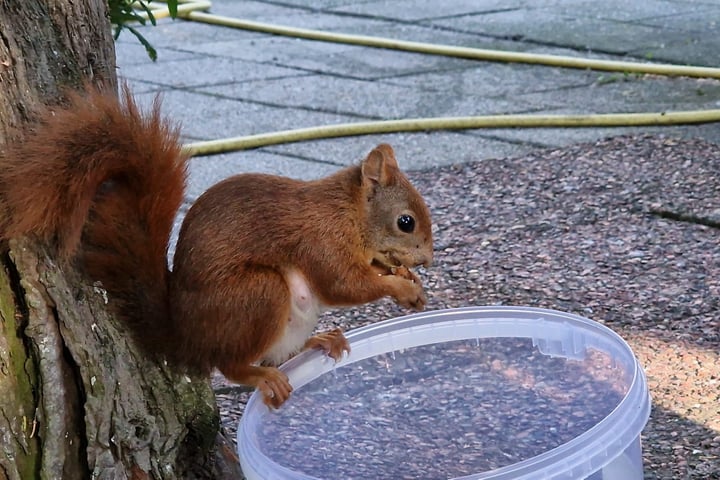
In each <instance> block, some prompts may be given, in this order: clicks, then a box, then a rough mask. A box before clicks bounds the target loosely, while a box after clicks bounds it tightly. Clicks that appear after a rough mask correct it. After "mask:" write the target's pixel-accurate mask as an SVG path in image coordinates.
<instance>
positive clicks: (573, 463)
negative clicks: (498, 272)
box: [238, 307, 650, 480]
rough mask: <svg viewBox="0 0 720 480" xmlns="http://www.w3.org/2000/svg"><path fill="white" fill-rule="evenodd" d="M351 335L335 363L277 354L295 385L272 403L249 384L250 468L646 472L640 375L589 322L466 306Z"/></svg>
mask: <svg viewBox="0 0 720 480" xmlns="http://www.w3.org/2000/svg"><path fill="white" fill-rule="evenodd" d="M346 336H347V338H348V340H349V341H350V345H351V347H352V352H351V353H350V355H349V356H347V358H344V359H343V360H342V361H340V362H338V363H337V364H335V363H334V362H333V361H332V360H330V359H328V358H327V357H326V356H325V355H323V354H322V353H320V352H316V351H310V352H304V353H302V354H300V355H298V356H297V357H295V358H293V359H291V360H290V361H288V362H287V363H286V364H284V365H283V366H282V370H284V371H285V372H286V373H287V375H288V377H289V378H290V382H291V384H292V385H293V387H294V388H295V391H294V392H293V393H292V395H291V398H290V399H289V400H288V402H286V403H285V404H284V405H283V406H282V407H281V408H280V409H279V410H275V411H271V410H269V409H268V408H267V407H266V406H265V405H264V404H263V402H262V399H261V398H260V396H259V395H258V394H257V392H256V393H255V394H253V395H252V397H251V398H250V401H249V402H248V404H247V406H246V409H245V413H244V415H243V418H242V420H241V422H240V426H239V428H238V453H239V456H240V461H241V465H242V468H243V472H244V473H245V475H246V477H247V478H248V480H258V479H264V480H283V479H288V480H299V479H323V480H325V479H327V480H329V479H339V478H342V479H348V480H349V479H353V478H358V479H361V478H362V479H367V478H373V479H381V478H387V479H400V478H408V479H410V478H423V479H432V478H438V479H498V480H499V479H573V480H575V479H592V480H600V479H602V480H640V479H642V478H643V466H642V455H641V453H642V452H641V445H640V432H641V431H642V429H643V428H644V426H645V424H646V422H647V420H648V417H649V415H650V398H649V394H648V388H647V383H646V380H645V375H644V373H643V371H642V368H641V367H640V366H639V364H638V363H637V361H636V359H635V356H634V355H633V352H632V351H631V349H630V347H629V346H628V345H627V343H626V342H625V341H624V340H623V339H622V338H620V336H618V335H617V334H616V333H615V332H613V331H612V330H610V329H608V328H607V327H604V326H603V325H601V324H599V323H597V322H594V321H591V320H588V319H586V318H583V317H579V316H577V315H572V314H568V313H562V312H557V311H553V310H545V309H537V308H525V307H468V308H461V309H451V310H440V311H433V312H425V313H420V314H415V315H409V316H406V317H400V318H396V319H392V320H388V321H384V322H378V323H376V324H373V325H368V326H366V327H363V328H359V329H356V330H353V331H351V332H348V333H347V334H346Z"/></svg>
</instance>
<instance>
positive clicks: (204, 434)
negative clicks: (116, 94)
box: [0, 0, 241, 480]
mask: <svg viewBox="0 0 720 480" xmlns="http://www.w3.org/2000/svg"><path fill="white" fill-rule="evenodd" d="M106 8H107V7H106V4H105V1H104V0H78V1H75V2H67V1H64V0H23V1H21V2H20V1H18V2H15V1H11V2H2V1H0V148H2V145H3V144H5V143H7V142H10V141H13V137H14V136H15V133H14V132H16V131H17V130H18V129H20V128H22V127H23V125H25V124H27V123H28V122H31V121H32V120H33V113H32V112H33V111H34V110H35V108H36V106H37V105H38V104H40V103H43V104H47V103H54V102H58V101H62V92H63V90H64V89H66V88H78V87H81V86H83V85H85V84H88V83H91V84H95V85H100V86H102V87H104V88H106V89H112V90H111V91H117V78H116V74H115V59H114V55H115V53H114V45H113V41H112V36H111V27H110V24H109V21H108V19H107V10H106ZM0 168H2V166H1V165H0ZM0 208H1V207H0ZM2 237H3V235H1V232H0V238H2ZM0 253H2V257H1V263H2V266H3V268H2V269H1V270H0V480H5V479H11V480H16V479H17V480H27V479H32V478H68V479H73V480H74V479H89V478H93V479H96V478H99V479H175V478H183V479H185V478H241V473H240V470H239V467H238V466H237V459H236V457H235V454H234V452H233V451H232V449H231V448H229V447H228V443H227V442H226V440H225V439H224V438H223V437H222V436H221V435H220V434H219V433H218V431H219V414H218V410H217V406H216V402H215V397H214V394H213V392H212V390H211V388H210V384H209V380H208V379H197V378H189V377H187V376H185V375H181V374H177V373H174V372H172V371H171V370H170V369H168V368H167V367H165V366H164V365H158V364H156V363H153V362H152V361H150V360H148V359H147V358H145V357H144V355H143V354H142V353H141V351H140V350H139V349H137V348H136V346H135V345H134V344H133V343H132V342H131V341H130V336H129V334H128V333H127V332H126V331H125V329H124V327H123V326H122V325H121V324H119V323H118V322H116V321H115V319H114V318H113V317H112V316H111V315H109V314H108V312H107V311H106V308H105V303H106V294H105V292H104V291H103V290H102V289H100V288H97V287H93V286H91V285H88V284H87V280H86V279H84V278H83V277H82V276H81V275H80V274H78V273H77V272H76V271H75V270H74V269H73V268H71V267H69V266H66V265H59V264H58V263H57V262H56V261H55V260H54V258H53V256H52V255H51V254H49V253H48V250H46V249H45V248H44V247H43V246H42V245H37V244H35V243H34V242H33V241H31V240H27V239H18V240H11V241H9V242H6V244H4V245H0Z"/></svg>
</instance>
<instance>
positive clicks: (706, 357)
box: [215, 136, 720, 479]
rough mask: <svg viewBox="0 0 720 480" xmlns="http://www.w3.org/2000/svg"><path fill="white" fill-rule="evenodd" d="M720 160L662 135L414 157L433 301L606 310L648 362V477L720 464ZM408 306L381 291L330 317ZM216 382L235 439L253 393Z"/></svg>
mask: <svg viewBox="0 0 720 480" xmlns="http://www.w3.org/2000/svg"><path fill="white" fill-rule="evenodd" d="M719 173H720V146H717V145H713V144H708V143H703V142H702V141H693V140H678V139H672V138H666V137H663V136H638V137H616V138H612V139H608V140H603V141H600V142H596V143H591V144H582V145H576V146H572V147H566V148H562V149H556V150H538V151H536V152H534V153H533V154H531V155H528V156H525V157H521V158H512V159H494V160H486V161H483V162H477V163H471V164H464V165H458V166H451V167H444V168H438V169H432V170H427V171H422V172H413V174H412V175H411V177H412V180H413V182H414V183H415V184H416V185H417V187H418V189H419V190H420V191H421V192H423V194H424V195H425V197H426V199H427V202H428V204H429V206H430V209H431V211H432V213H433V215H434V221H435V223H436V227H437V230H436V240H435V242H436V245H435V251H436V261H435V264H434V265H433V266H432V267H431V268H430V269H428V270H427V271H424V272H421V276H422V277H423V279H424V282H425V285H426V288H427V291H428V296H429V304H428V308H429V309H438V308H448V307H460V306H465V305H496V304H503V305H528V306H537V307H545V308H554V309H558V310H563V311H567V312H573V313H577V314H580V315H583V316H586V317H589V318H592V319H594V320H597V321H599V322H602V323H604V324H606V325H607V326H609V327H610V328H612V329H614V330H615V331H617V332H618V333H619V334H620V335H622V336H623V337H624V338H625V339H626V340H627V341H628V343H629V344H630V346H631V347H632V348H633V350H634V352H635V353H636V355H637V357H638V358H639V360H640V362H641V364H642V365H643V366H644V368H645V372H646V374H647V377H648V381H649V385H650V390H651V395H652V399H653V412H652V416H651V418H650V421H649V423H648V425H647V427H646V428H645V430H644V432H643V454H644V461H645V478H647V479H685V478H693V479H695V478H697V479H720V361H719V360H720V358H719V357H720V239H719V237H720V230H719V229H720V175H718V174H719ZM404 313H406V312H404V311H402V310H401V309H399V308H398V307H396V306H395V305H393V304H392V303H391V302H389V301H381V302H378V303H376V304H372V305H367V306H364V307H360V308H354V309H348V310H345V311H334V312H330V313H329V314H327V315H326V316H325V317H324V318H323V321H322V323H321V327H322V328H329V327H330V326H334V325H338V326H341V327H343V328H344V329H346V330H348V329H350V328H355V327H358V326H361V325H364V324H367V323H371V322H374V321H378V320H383V319H387V318H390V317H393V316H398V315H402V314H404ZM215 385H216V388H217V393H218V401H219V404H220V408H221V412H222V414H223V424H224V426H225V428H226V430H227V431H228V433H229V434H230V435H231V436H232V438H233V439H234V437H235V429H236V427H237V422H238V420H239V418H240V415H241V414H242V408H243V405H244V402H245V401H246V400H247V398H248V396H249V394H248V392H247V390H246V389H243V388H242V387H235V386H230V385H227V384H225V383H223V381H222V379H221V378H220V377H217V378H216V379H215Z"/></svg>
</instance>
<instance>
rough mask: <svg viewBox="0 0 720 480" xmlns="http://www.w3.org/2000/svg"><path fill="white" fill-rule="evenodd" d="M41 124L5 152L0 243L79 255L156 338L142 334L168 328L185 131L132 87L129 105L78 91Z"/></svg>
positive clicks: (123, 309)
mask: <svg viewBox="0 0 720 480" xmlns="http://www.w3.org/2000/svg"><path fill="white" fill-rule="evenodd" d="M40 118H41V121H40V122H39V123H38V124H37V125H35V126H33V127H32V128H30V129H29V130H28V132H27V134H26V135H24V138H23V139H22V140H21V141H20V142H15V143H12V144H10V145H8V146H7V147H6V148H5V150H4V151H3V152H2V153H0V237H2V238H3V239H7V238H12V237H17V236H20V235H27V234H33V235H36V236H38V237H40V238H41V239H44V240H45V241H47V242H49V243H51V244H54V245H55V246H56V247H57V253H58V254H59V256H60V257H62V258H65V259H69V258H77V259H78V260H79V262H80V265H81V266H82V268H83V269H84V270H85V272H86V273H87V275H88V276H89V279H90V280H92V281H98V280H99V281H100V282H102V284H103V287H104V288H105V289H106V290H107V292H108V296H109V298H110V299H111V302H112V303H113V304H114V305H113V306H114V308H115V309H116V310H117V311H118V313H119V314H120V315H121V316H122V317H123V318H124V319H125V320H128V321H130V322H131V323H133V324H134V325H131V326H132V327H134V330H135V332H136V333H139V335H137V336H138V337H139V340H141V342H142V343H146V342H152V341H154V340H155V339H153V338H152V337H153V335H152V330H153V329H152V328H150V329H149V330H147V331H146V332H147V334H148V335H147V338H143V337H144V336H145V335H144V334H143V333H142V331H143V329H144V328H145V327H150V326H151V325H158V326H159V325H165V324H166V320H167V316H168V304H167V302H168V298H167V280H168V267H167V246H168V241H169V238H170V233H171V229H172V225H173V222H174V218H175V215H176V213H177V210H178V208H179V207H180V204H181V202H182V198H183V195H184V190H185V182H186V176H187V173H186V164H187V157H186V156H185V155H184V154H183V153H182V152H181V148H180V144H179V141H178V136H179V132H178V129H177V128H175V127H174V126H172V125H170V124H169V123H168V122H166V121H165V120H163V118H162V117H161V115H160V107H159V102H158V101H157V100H156V101H155V103H154V105H153V109H152V111H151V112H149V113H148V114H143V113H141V112H140V110H139V109H138V107H137V105H136V104H135V102H134V101H133V99H132V96H131V94H130V92H129V90H128V88H127V87H125V88H124V90H123V93H122V95H121V100H119V101H118V99H117V98H116V97H115V96H114V95H111V94H104V93H100V92H96V91H88V92H83V93H71V94H69V98H68V102H67V103H66V104H64V105H63V106H62V107H53V108H49V109H48V110H47V111H46V112H45V113H44V114H42V115H41V116H40ZM160 328H161V329H162V327H160Z"/></svg>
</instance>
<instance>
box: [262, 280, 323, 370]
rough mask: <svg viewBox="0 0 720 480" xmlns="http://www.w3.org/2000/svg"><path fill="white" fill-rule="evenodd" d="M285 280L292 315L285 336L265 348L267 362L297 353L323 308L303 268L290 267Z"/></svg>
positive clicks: (316, 322)
mask: <svg viewBox="0 0 720 480" xmlns="http://www.w3.org/2000/svg"><path fill="white" fill-rule="evenodd" d="M285 281H286V282H287V284H288V287H289V288H290V299H291V306H290V318H289V319H288V323H287V325H286V326H285V333H284V334H283V336H282V337H280V339H278V341H277V342H275V343H274V344H273V345H272V346H271V347H270V349H269V350H268V351H267V352H265V356H264V357H263V359H262V363H264V364H271V365H279V364H281V363H282V362H284V361H286V360H288V359H289V358H290V357H291V356H293V355H295V354H296V353H298V352H299V351H300V350H301V349H302V348H303V346H304V345H305V342H306V341H307V339H308V338H309V337H310V336H311V335H312V333H313V330H315V327H316V326H317V324H318V321H319V319H320V314H321V313H322V311H323V307H322V305H321V304H320V300H319V299H318V298H317V296H315V294H313V292H312V290H310V285H308V282H307V280H305V277H304V276H303V275H302V274H301V273H300V272H298V271H296V270H289V271H287V272H286V273H285Z"/></svg>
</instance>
